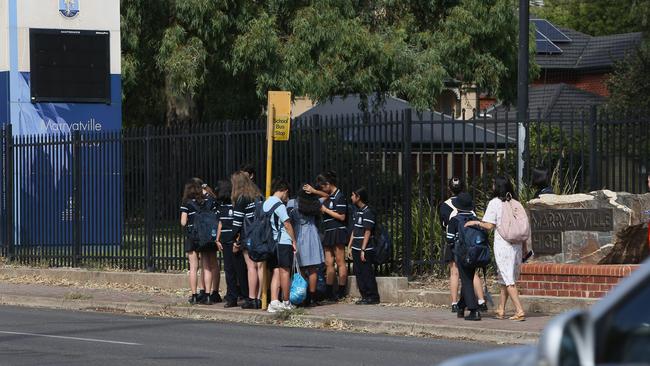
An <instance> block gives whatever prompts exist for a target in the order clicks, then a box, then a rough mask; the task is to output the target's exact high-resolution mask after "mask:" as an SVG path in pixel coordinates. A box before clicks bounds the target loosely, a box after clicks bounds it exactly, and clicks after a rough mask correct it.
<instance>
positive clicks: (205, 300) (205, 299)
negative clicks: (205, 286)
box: [201, 296, 212, 305]
mask: <svg viewBox="0 0 650 366" xmlns="http://www.w3.org/2000/svg"><path fill="white" fill-rule="evenodd" d="M201 304H203V305H212V299H211V298H210V296H205V297H203V301H201Z"/></svg>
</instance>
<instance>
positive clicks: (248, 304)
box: [241, 299, 257, 309]
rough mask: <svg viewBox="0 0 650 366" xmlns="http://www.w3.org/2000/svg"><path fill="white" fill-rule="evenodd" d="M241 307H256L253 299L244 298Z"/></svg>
mask: <svg viewBox="0 0 650 366" xmlns="http://www.w3.org/2000/svg"><path fill="white" fill-rule="evenodd" d="M241 308H242V309H257V307H256V301H255V299H246V300H244V303H243V304H241Z"/></svg>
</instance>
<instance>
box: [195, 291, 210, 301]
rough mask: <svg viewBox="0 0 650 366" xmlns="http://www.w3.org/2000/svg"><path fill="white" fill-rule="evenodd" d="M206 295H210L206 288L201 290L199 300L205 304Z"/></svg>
mask: <svg viewBox="0 0 650 366" xmlns="http://www.w3.org/2000/svg"><path fill="white" fill-rule="evenodd" d="M206 297H208V294H206V293H205V290H201V291H199V294H198V296H197V301H198V302H199V303H201V304H203V301H205V298H206Z"/></svg>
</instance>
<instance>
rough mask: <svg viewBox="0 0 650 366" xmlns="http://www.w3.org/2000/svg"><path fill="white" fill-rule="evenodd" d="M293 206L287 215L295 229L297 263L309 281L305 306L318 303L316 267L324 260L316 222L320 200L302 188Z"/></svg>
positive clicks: (319, 211) (318, 216) (318, 217)
mask: <svg viewBox="0 0 650 366" xmlns="http://www.w3.org/2000/svg"><path fill="white" fill-rule="evenodd" d="M294 201H295V207H294V208H293V210H291V212H289V216H290V217H291V223H292V224H293V227H294V229H295V231H296V240H297V242H298V255H297V258H298V265H299V266H300V269H301V271H302V272H303V274H304V276H306V277H307V282H308V283H309V287H308V293H307V299H306V300H305V303H304V305H305V306H307V307H310V306H317V305H320V303H319V301H318V297H317V295H316V285H317V282H318V267H319V266H320V265H321V264H322V263H323V262H324V260H325V259H324V257H323V246H322V244H321V240H320V235H319V234H318V227H317V226H316V223H317V222H318V220H319V219H320V216H321V202H320V200H319V199H318V196H316V195H313V194H309V193H307V192H306V191H305V190H304V189H302V190H300V191H299V192H298V198H297V199H296V200H294Z"/></svg>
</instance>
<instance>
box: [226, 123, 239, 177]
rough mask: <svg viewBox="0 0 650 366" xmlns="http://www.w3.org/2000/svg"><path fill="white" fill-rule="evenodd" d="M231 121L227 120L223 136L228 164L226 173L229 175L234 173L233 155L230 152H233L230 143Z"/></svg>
mask: <svg viewBox="0 0 650 366" xmlns="http://www.w3.org/2000/svg"><path fill="white" fill-rule="evenodd" d="M230 137H231V135H230V120H229V119H228V120H226V122H225V126H224V135H223V142H224V154H225V159H224V161H225V163H226V172H227V174H230V173H232V171H233V169H236V168H233V167H232V162H231V160H232V153H231V152H230V150H231V146H232V145H231V143H230Z"/></svg>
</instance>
